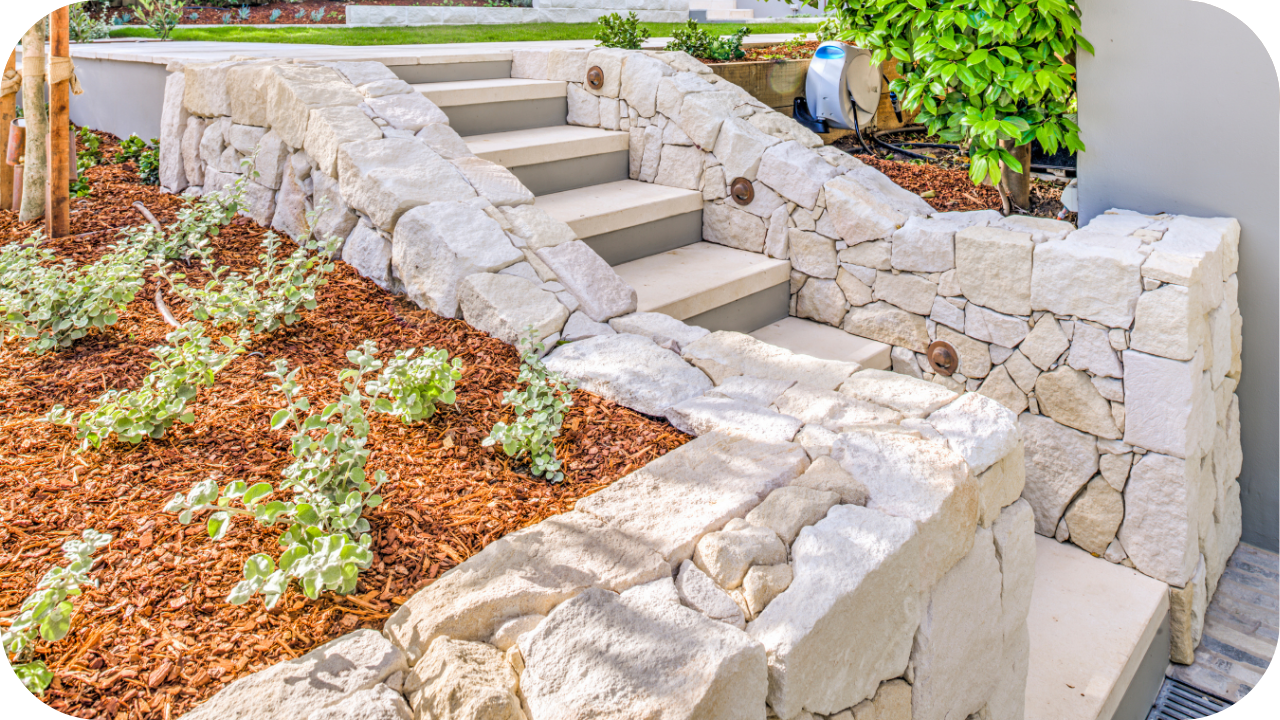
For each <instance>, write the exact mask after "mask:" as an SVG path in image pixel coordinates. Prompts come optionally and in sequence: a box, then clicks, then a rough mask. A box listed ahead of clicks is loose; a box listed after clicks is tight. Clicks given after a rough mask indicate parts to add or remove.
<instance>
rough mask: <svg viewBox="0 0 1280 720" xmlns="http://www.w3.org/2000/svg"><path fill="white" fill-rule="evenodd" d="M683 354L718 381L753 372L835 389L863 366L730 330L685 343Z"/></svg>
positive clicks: (763, 375) (755, 374)
mask: <svg viewBox="0 0 1280 720" xmlns="http://www.w3.org/2000/svg"><path fill="white" fill-rule="evenodd" d="M683 357H684V359H685V360H686V361H688V362H691V363H693V364H694V365H695V366H697V367H698V368H699V369H701V370H702V371H703V372H705V373H707V374H708V375H709V376H710V377H711V378H712V380H715V381H716V383H717V384H719V383H721V382H724V380H725V379H727V378H730V377H733V376H735V375H750V376H754V377H759V378H765V379H771V380H787V381H791V382H802V383H806V384H808V385H812V386H814V387H817V388H820V389H825V390H833V389H835V388H836V387H839V386H840V384H841V383H843V382H844V381H845V380H847V379H848V378H849V376H850V375H853V374H854V373H856V372H857V371H858V370H859V369H860V366H859V365H858V364H857V363H853V362H842V361H838V360H824V359H822V358H816V357H813V356H810V355H802V354H800V353H793V352H791V351H790V350H786V349H784V348H780V347H778V346H776V345H770V344H769V343H766V342H762V341H760V340H757V339H755V338H753V337H751V336H750V335H746V334H743V333H736V332H729V331H718V332H713V333H711V334H709V335H706V336H704V337H702V338H701V339H699V340H697V341H696V342H693V343H691V344H689V345H687V346H685V347H684V352H683Z"/></svg>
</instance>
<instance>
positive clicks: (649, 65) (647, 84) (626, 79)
mask: <svg viewBox="0 0 1280 720" xmlns="http://www.w3.org/2000/svg"><path fill="white" fill-rule="evenodd" d="M674 73H675V71H674V70H672V69H671V66H669V65H667V64H666V63H664V62H662V61H661V60H657V59H655V58H651V57H648V56H647V55H642V54H640V53H630V54H628V55H627V56H626V58H625V60H624V61H623V63H622V83H621V86H620V92H619V95H620V96H621V97H622V98H623V99H625V100H626V101H627V104H628V105H630V106H631V107H633V108H635V109H636V112H638V113H639V114H640V117H646V118H649V117H653V113H654V112H656V110H657V102H658V83H660V82H661V81H662V78H664V77H668V76H670V75H673V74H674Z"/></svg>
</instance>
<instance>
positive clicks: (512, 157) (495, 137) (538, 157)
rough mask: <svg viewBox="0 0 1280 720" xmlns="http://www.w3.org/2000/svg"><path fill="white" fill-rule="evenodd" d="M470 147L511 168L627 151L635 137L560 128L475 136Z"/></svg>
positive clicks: (604, 131) (574, 127) (471, 138)
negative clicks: (632, 138)
mask: <svg viewBox="0 0 1280 720" xmlns="http://www.w3.org/2000/svg"><path fill="white" fill-rule="evenodd" d="M466 143H467V147H468V148H470V149H471V152H473V153H475V154H476V155H477V156H478V157H481V158H484V159H485V160H488V161H490V162H495V163H498V164H499V165H502V166H504V167H509V168H510V167H519V166H522V165H537V164H539V163H546V162H554V161H556V160H568V159H570V158H579V157H587V156H590V155H602V154H605V153H610V152H617V151H619V150H626V149H627V148H629V147H630V146H631V134H630V133H625V132H616V131H612V130H601V129H600V128H592V127H579V126H577V125H556V126H553V127H540V128H530V129H528V130H510V131H507V132H498V133H488V134H486V135H471V136H469V137H467V138H466Z"/></svg>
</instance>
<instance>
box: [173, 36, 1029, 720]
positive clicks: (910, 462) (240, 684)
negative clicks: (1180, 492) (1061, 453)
mask: <svg viewBox="0 0 1280 720" xmlns="http://www.w3.org/2000/svg"><path fill="white" fill-rule="evenodd" d="M594 52H595V53H600V54H599V55H594V54H593V56H592V57H591V58H590V60H591V62H592V64H595V63H604V64H608V63H610V62H612V61H616V62H617V65H616V67H617V68H618V69H620V67H621V62H622V60H623V58H624V57H626V56H625V55H623V54H618V53H616V52H615V51H594ZM631 57H632V58H642V59H638V60H635V62H636V64H637V65H640V64H643V65H644V66H645V67H646V68H647V69H648V71H654V70H655V68H656V67H657V66H655V65H653V64H652V63H650V62H649V61H650V60H654V61H655V62H658V64H659V65H660V66H661V67H663V68H668V70H667V71H663V70H660V69H658V70H656V72H657V73H658V75H660V76H661V77H663V78H667V77H676V78H677V79H678V80H683V79H684V78H685V77H688V76H691V75H692V73H683V74H681V75H677V72H678V71H677V70H676V69H675V68H673V65H674V66H677V67H686V66H687V67H692V66H693V65H695V64H696V65H698V66H699V67H700V64H697V63H696V61H693V60H692V59H690V58H688V57H687V56H684V55H678V54H677V55H664V56H662V57H663V59H662V60H655V59H654V58H651V57H649V56H646V55H641V54H633V55H631ZM556 58H557V56H555V55H554V54H553V55H552V56H551V57H549V58H548V60H549V62H548V67H555V66H556V62H557V60H556ZM559 59H564V58H563V57H561V58H559ZM527 60H528V58H527V57H526V58H524V61H527ZM570 60H571V64H572V67H569V69H568V70H564V69H562V70H560V71H562V72H569V71H572V70H576V69H578V68H577V66H578V65H582V67H581V68H580V69H581V71H582V72H581V73H578V75H581V74H583V73H585V69H586V65H585V64H583V63H585V62H586V61H587V60H588V57H587V56H586V54H585V53H584V54H581V55H576V54H575V55H572V56H570ZM668 63H671V64H668ZM612 77H614V78H615V79H616V78H617V74H616V73H615V74H614V75H613V76H612ZM653 89H654V92H655V95H656V94H657V92H658V89H657V87H656V86H654V88H653ZM697 89H702V88H701V86H699V87H698V88H697ZM687 92H688V93H689V94H693V93H694V90H692V89H691V90H688V91H687ZM730 95H732V97H734V98H737V100H735V103H736V102H737V101H738V100H742V99H743V95H742V93H741V91H738V90H736V88H733V87H732V86H724V87H721V88H719V89H718V91H717V92H715V93H714V94H712V95H711V97H708V98H704V99H702V100H697V99H695V100H694V101H693V102H690V103H687V104H686V106H687V107H688V108H690V109H689V111H688V112H686V113H685V117H686V118H690V119H692V118H694V117H695V115H696V112H697V110H695V109H694V108H695V107H700V106H702V105H700V103H704V102H705V107H707V108H710V109H711V110H710V111H708V112H710V113H711V114H710V115H708V116H707V117H706V121H705V123H697V124H694V125H691V126H690V127H691V128H695V129H694V130H693V132H695V133H700V132H705V131H706V130H705V127H714V128H717V129H718V126H719V125H720V124H721V123H719V122H716V120H715V115H714V112H715V110H716V108H719V107H721V104H722V103H723V101H724V99H725V98H727V97H728V96H730ZM637 97H639V96H637ZM575 102H576V103H578V105H580V104H581V98H580V97H578V98H576V99H575ZM615 106H619V104H618V103H617V102H616V101H615ZM754 110H755V108H754V106H752V112H754ZM575 112H577V111H575ZM774 114H775V115H776V113H774ZM620 117H621V116H620ZM770 121H771V122H772V124H766V127H768V128H770V129H771V130H772V131H773V132H779V133H783V134H789V133H794V132H796V130H795V129H794V127H793V126H790V125H787V124H786V123H780V122H777V121H776V120H772V119H770ZM162 126H163V131H162V138H161V148H162V155H161V179H162V183H163V185H164V186H165V187H166V188H168V189H169V190H171V191H175V192H178V191H183V192H189V193H192V194H196V193H205V192H217V191H220V190H221V189H223V188H225V187H226V186H227V185H228V184H229V183H231V182H233V181H235V180H236V179H237V178H238V177H239V175H240V174H241V173H242V172H243V170H244V168H243V166H242V164H241V161H242V160H243V159H244V158H246V157H249V158H252V170H253V171H256V175H253V174H251V177H250V178H249V179H247V203H246V207H245V209H244V212H245V214H247V215H249V216H251V217H253V218H254V219H255V220H256V221H258V222H260V223H262V224H270V225H271V226H272V227H274V228H276V229H278V230H279V231H281V232H284V233H287V234H289V235H291V236H293V237H295V238H300V237H303V236H304V235H306V234H308V233H310V232H313V231H314V232H317V233H320V234H321V235H324V236H331V235H336V236H339V237H345V242H344V245H343V248H342V251H341V252H342V257H343V258H344V259H345V260H346V261H347V262H349V263H351V264H352V265H354V266H355V267H356V268H357V269H359V270H360V272H361V273H363V274H364V275H366V276H368V277H370V278H371V279H373V280H374V281H375V282H378V283H379V284H380V285H381V286H383V287H384V288H387V289H388V290H390V291H394V292H401V293H404V294H406V295H407V296H408V297H409V298H411V299H413V300H415V301H416V302H417V303H418V304H420V305H421V306H423V307H427V308H430V309H432V310H433V311H435V312H437V313H439V314H441V315H444V316H458V315H461V316H462V317H464V318H465V319H466V320H467V321H468V322H470V323H471V324H472V325H474V326H476V327H478V328H480V329H482V330H485V331H486V332H490V333H491V334H493V335H495V336H498V337H501V338H503V339H504V340H507V341H508V342H513V341H515V339H516V336H517V334H518V333H520V332H521V331H522V330H523V329H524V328H525V327H526V326H527V325H534V326H535V327H536V328H537V329H538V331H539V332H538V335H539V336H540V337H542V338H544V339H545V340H547V341H548V345H549V346H552V347H554V348H555V349H554V350H553V351H552V352H551V353H550V354H549V355H548V356H547V359H546V362H547V365H548V366H549V367H551V368H552V369H554V370H557V371H560V372H562V373H564V374H566V375H568V376H571V377H573V378H575V379H577V380H578V381H579V382H580V383H581V386H582V387H583V388H584V389H587V390H589V391H592V392H595V393H598V394H600V395H602V396H604V397H608V398H611V399H613V400H615V401H617V402H619V403H621V404H624V405H626V406H628V407H631V408H634V409H636V410H639V411H640V412H644V413H647V414H651V415H661V416H666V417H667V418H669V419H670V420H671V421H672V422H673V423H674V424H675V425H676V426H677V427H680V428H682V429H684V430H686V431H688V432H690V433H692V434H694V435H697V436H698V437H697V439H696V440H694V441H692V442H690V443H688V444H686V445H685V446H682V447H681V448H679V449H678V450H676V451H673V452H672V453H669V454H667V455H666V456H664V457H663V458H660V459H659V460H656V461H654V462H652V463H650V464H649V465H647V466H646V467H644V468H642V469H641V470H638V471H636V472H634V473H632V474H630V475H628V476H626V477H624V478H622V479H621V480H619V481H618V482H616V483H614V484H613V485H612V486H610V487H609V488H607V489H605V490H602V491H600V492H599V493H597V494H595V495H593V496H591V497H588V498H585V499H583V500H582V501H580V502H579V503H578V505H577V506H576V508H575V510H574V511H572V512H570V513H566V514H564V515H561V516H558V517H554V518H551V519H549V520H546V521H544V522H542V523H539V524H537V525H534V526H532V527H530V528H526V529H524V530H521V531H518V532H516V533H512V534H511V535H508V536H507V537H505V538H502V539H501V540H499V541H497V542H494V543H493V544H491V545H489V546H488V547H486V548H485V549H484V550H483V551H481V552H480V553H478V554H477V555H476V556H474V557H472V558H470V559H469V560H467V561H466V562H464V563H463V564H461V565H460V566H458V567H456V568H454V569H453V570H451V571H449V572H448V573H446V574H444V575H443V576H442V577H441V578H440V579H438V580H437V581H436V582H434V583H433V584H432V585H430V586H428V587H427V588H425V589H424V590H422V591H420V592H419V593H417V594H415V595H414V596H413V597H412V598H411V599H410V600H409V601H408V602H407V603H406V604H405V605H404V606H402V607H401V609H400V610H399V611H398V612H397V613H396V614H395V615H394V616H393V617H392V618H391V619H390V620H389V621H388V622H387V624H386V626H385V628H384V632H383V634H382V635H377V634H374V633H369V632H368V631H361V632H358V633H353V634H352V635H350V636H346V637H344V638H340V639H339V640H336V641H334V642H332V643H330V644H328V645H326V646H323V647H321V648H318V649H317V650H314V651H312V652H311V653H309V654H308V655H306V656H304V657H302V658H299V659H297V660H293V661H288V662H285V663H281V664H279V665H277V666H274V667H272V668H269V669H268V670H265V671H262V672H260V673H257V674H255V675H252V676H249V677H246V678H242V679H240V680H237V681H236V682H235V683H232V684H231V685H230V686H228V687H227V688H225V689H223V690H222V691H221V692H220V693H219V694H218V695H216V696H215V697H214V698H212V699H211V700H209V701H208V702H206V703H205V704H203V705H202V706H200V707H198V708H196V709H195V710H194V711H192V712H191V713H189V715H188V716H189V717H192V718H204V717H209V718H213V717H226V716H250V715H251V716H253V717H257V718H296V717H305V718H307V719H308V720H323V719H325V718H336V717H346V716H349V715H351V714H352V713H353V712H355V709H356V708H358V709H359V710H360V712H361V713H362V716H364V717H370V718H388V719H389V718H408V717H411V716H412V717H415V718H473V717H486V718H511V719H512V720H518V719H520V718H524V719H525V720H546V719H548V718H578V717H581V718H585V717H592V718H608V717H616V718H624V717H625V718H631V717H636V716H637V715H638V714H646V713H647V714H655V713H658V712H661V714H662V716H663V717H669V718H691V719H692V718H698V719H699V720H701V719H704V718H726V719H733V720H739V719H741V718H761V719H763V718H766V717H779V718H784V719H785V720H792V719H793V718H813V717H824V718H831V717H838V718H840V720H848V718H849V717H851V716H852V715H853V714H854V713H855V712H856V713H857V717H858V718H865V717H873V718H885V719H886V720H887V719H888V718H901V717H912V718H921V719H924V718H943V717H956V716H959V717H967V716H969V715H972V714H978V715H979V716H981V717H987V718H993V719H1003V718H1007V719H1009V720H1015V719H1016V718H1020V717H1022V703H1023V697H1024V688H1025V681H1026V670H1027V653H1028V644H1027V643H1028V639H1027V638H1028V636H1027V630H1026V615H1027V607H1028V603H1029V602H1030V593H1031V586H1032V575H1033V572H1034V542H1033V523H1034V519H1033V511H1032V508H1031V506H1030V505H1029V504H1028V503H1027V502H1025V501H1023V500H1020V499H1019V496H1020V494H1021V492H1022V486H1023V481H1024V468H1023V463H1022V457H1023V444H1022V441H1021V438H1020V436H1019V432H1018V427H1017V422H1016V419H1015V415H1014V414H1013V413H1012V412H1011V411H1009V410H1008V409H1007V408H1004V407H1002V406H1001V405H1000V404H999V403H997V402H996V401H994V400H991V399H990V398H986V397H984V396H982V395H980V394H977V393H966V394H957V393H955V392H953V391H952V390H950V389H947V388H944V387H940V386H938V385H937V384H933V383H928V382H925V381H924V380H921V379H916V378H909V377H905V376H903V375H900V374H894V373H889V372H883V371H878V370H865V369H862V368H860V367H859V366H858V365H856V364H854V363H843V362H832V361H825V360H819V359H816V358H812V357H808V356H802V355H794V354H792V353H790V352H787V351H785V350H781V349H779V348H776V347H773V346H770V345H766V344H764V343H761V342H759V341H756V340H754V339H752V338H750V337H749V336H746V335H742V334H739V333H728V332H716V333H708V332H707V331H706V330H704V329H701V328H696V327H690V326H688V325H685V324H684V323H682V322H679V321H677V320H674V319H672V318H669V317H667V316H663V315H656V314H652V313H637V312H634V310H635V293H634V291H633V290H632V289H631V288H629V287H627V286H626V285H625V283H622V281H621V280H620V279H619V278H618V277H617V275H616V273H614V272H613V271H612V270H611V269H610V268H609V267H608V265H607V264H606V263H605V262H604V261H603V260H602V259H600V258H599V256H597V255H596V254H595V253H594V252H592V251H591V250H590V248H589V247H588V246H586V244H585V243H582V242H581V241H579V240H577V239H576V238H575V237H574V236H573V233H572V231H571V230H569V228H568V226H566V225H564V224H563V223H559V222H557V221H555V220H553V219H551V218H550V217H549V216H547V215H545V213H542V212H541V211H539V210H538V209H537V208H536V207H535V206H533V205H532V204H531V203H532V199H533V198H532V195H531V194H530V193H529V191H528V190H527V189H526V188H524V187H523V186H522V185H521V184H520V183H519V182H518V181H517V180H516V179H515V178H514V176H512V175H511V174H510V173H509V172H507V171H506V170H505V169H504V168H501V167H500V166H497V165H494V164H492V163H487V162H486V161H483V160H479V159H477V158H475V157H474V156H473V155H471V153H470V152H468V151H467V150H466V147H465V144H463V143H462V142H461V140H460V139H459V138H458V137H457V135H456V134H455V133H453V132H452V130H450V129H449V127H448V124H447V119H446V118H445V117H444V115H443V113H441V112H440V111H439V109H438V108H436V107H435V106H434V105H432V104H431V103H430V102H429V101H427V100H426V99H425V98H424V97H423V96H422V95H420V94H418V93H414V92H412V89H411V88H409V87H408V86H407V85H406V84H405V83H403V82H402V81H400V80H398V79H395V78H394V76H393V75H392V74H391V73H390V72H389V71H387V70H386V68H385V67H383V66H381V65H379V64H377V63H289V62H280V61H234V62H227V63H214V64H200V65H189V66H186V67H185V68H181V71H180V72H175V73H174V74H173V75H172V76H171V77H170V78H169V80H168V82H167V85H166V100H165V109H164V113H163V117H162ZM637 127H642V126H640V125H639V123H637ZM671 127H672V132H673V135H674V134H675V132H677V131H678V129H679V128H678V126H676V125H672V126H671ZM697 128H703V129H702V130H699V129H697ZM675 140H676V142H673V143H672V145H671V146H672V147H676V148H690V147H692V146H690V145H682V144H679V142H680V139H679V137H678V136H677V137H675ZM683 152H688V151H687V150H685V151H683ZM698 152H701V151H698ZM824 164H825V161H824ZM673 167H674V166H673ZM852 169H856V168H852ZM700 174H701V173H699V175H700ZM867 182H873V183H881V182H882V181H881V180H879V179H878V178H875V177H874V176H871V179H870V180H868V181H867ZM858 187H861V185H858ZM877 187H879V188H880V189H879V190H877V192H879V193H882V194H883V193H889V194H890V195H892V196H893V197H896V198H900V200H901V201H902V202H906V199H905V198H904V197H903V194H902V191H901V190H900V189H895V188H896V186H892V184H891V183H890V184H888V186H884V185H883V184H881V185H877ZM313 208H320V209H322V212H321V213H320V214H319V216H318V217H317V218H316V221H315V227H314V228H313V227H310V226H309V223H308V215H307V211H308V210H311V209H313ZM733 212H739V211H736V210H734V211H733ZM752 217H754V216H752ZM851 217H852V216H851ZM713 222H714V221H713ZM557 343H558V344H557ZM406 698H407V702H406Z"/></svg>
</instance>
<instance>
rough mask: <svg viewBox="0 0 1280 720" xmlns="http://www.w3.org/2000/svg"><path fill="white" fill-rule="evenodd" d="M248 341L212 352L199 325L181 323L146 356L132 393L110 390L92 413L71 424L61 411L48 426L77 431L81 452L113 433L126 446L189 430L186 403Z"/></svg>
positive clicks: (229, 343) (233, 342) (232, 342)
mask: <svg viewBox="0 0 1280 720" xmlns="http://www.w3.org/2000/svg"><path fill="white" fill-rule="evenodd" d="M247 340H248V338H247V337H246V336H245V335H244V334H243V333H242V334H241V336H240V337H239V338H230V337H224V338H222V339H221V344H222V346H223V349H221V350H218V349H215V348H214V347H213V343H212V342H211V341H210V339H209V338H207V337H205V336H204V328H202V327H201V326H200V324H199V323H194V322H190V323H186V324H185V325H182V326H181V327H179V328H178V329H176V330H174V331H173V332H171V333H169V335H168V336H166V337H165V342H167V343H168V344H167V345H160V346H157V347H155V348H153V349H152V350H151V352H153V353H155V355H156V358H157V360H156V361H155V362H153V363H151V372H150V373H149V374H148V375H147V376H146V377H145V378H143V380H142V385H141V386H140V387H139V388H138V389H137V390H127V391H126V390H111V391H108V392H106V393H104V394H103V395H102V397H100V398H98V399H97V401H96V402H97V407H96V408H94V409H93V410H90V411H88V412H85V413H81V414H80V417H78V418H72V416H71V413H69V412H67V411H66V410H65V409H64V408H63V407H62V406H61V405H57V406H54V408H53V409H52V410H51V411H50V412H49V416H48V418H47V419H48V420H49V421H50V422H53V423H57V424H59V425H66V426H69V427H72V428H75V430H76V439H77V440H80V441H81V442H80V449H82V450H84V449H87V448H88V447H89V446H90V445H92V446H93V447H94V448H98V447H101V445H102V442H103V441H104V440H106V439H107V438H109V437H110V436H111V435H112V434H113V433H114V434H115V435H116V436H117V437H118V438H120V439H121V440H123V441H125V442H128V443H139V442H142V441H143V440H145V439H146V438H153V439H154V438H159V437H163V436H164V433H165V431H166V430H168V429H169V428H170V427H172V426H173V423H174V422H178V421H180V422H182V423H184V424H190V423H191V422H194V421H195V416H193V415H192V414H191V412H190V411H188V410H187V409H186V407H187V401H189V400H190V399H191V398H193V397H195V396H196V393H198V392H199V391H200V388H202V387H208V386H210V385H213V380H214V375H215V374H217V372H218V371H219V370H221V369H222V368H224V367H226V365H227V363H230V362H231V361H232V360H233V359H235V357H236V356H237V355H239V354H240V353H242V352H244V349H245V344H246V342H247Z"/></svg>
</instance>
